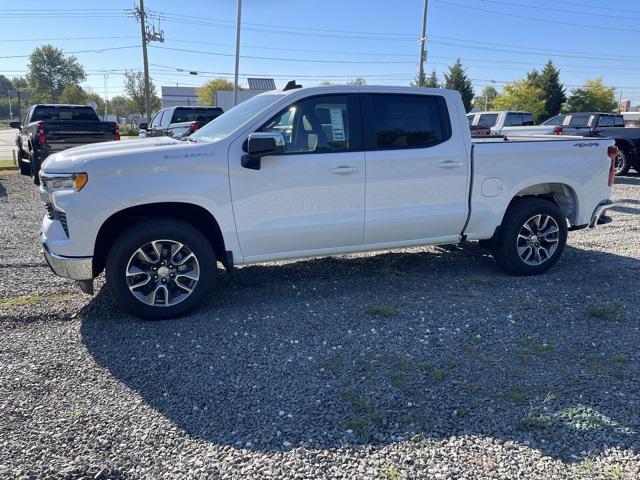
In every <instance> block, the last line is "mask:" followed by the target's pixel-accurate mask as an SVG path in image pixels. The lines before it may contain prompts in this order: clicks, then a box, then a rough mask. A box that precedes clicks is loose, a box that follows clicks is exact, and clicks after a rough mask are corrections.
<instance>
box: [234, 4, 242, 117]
mask: <svg viewBox="0 0 640 480" xmlns="http://www.w3.org/2000/svg"><path fill="white" fill-rule="evenodd" d="M241 18H242V0H238V19H237V22H236V71H235V74H234V76H233V106H234V107H235V106H236V105H237V104H238V69H239V68H240V23H241Z"/></svg>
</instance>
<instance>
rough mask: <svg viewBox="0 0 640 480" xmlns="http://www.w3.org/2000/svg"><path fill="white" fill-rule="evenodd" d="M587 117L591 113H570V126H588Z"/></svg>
mask: <svg viewBox="0 0 640 480" xmlns="http://www.w3.org/2000/svg"><path fill="white" fill-rule="evenodd" d="M589 117H591V115H588V114H587V115H571V120H569V126H570V127H588V126H589Z"/></svg>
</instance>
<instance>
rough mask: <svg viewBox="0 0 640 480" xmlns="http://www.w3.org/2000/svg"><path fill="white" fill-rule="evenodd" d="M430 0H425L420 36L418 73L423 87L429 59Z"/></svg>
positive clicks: (419, 81) (419, 83)
mask: <svg viewBox="0 0 640 480" xmlns="http://www.w3.org/2000/svg"><path fill="white" fill-rule="evenodd" d="M428 7H429V0H424V13H423V15H422V36H421V37H420V71H419V73H418V82H417V83H418V86H419V87H422V79H423V78H424V62H426V61H427V51H426V50H425V43H426V41H427V9H428Z"/></svg>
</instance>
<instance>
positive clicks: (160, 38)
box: [133, 0, 164, 123]
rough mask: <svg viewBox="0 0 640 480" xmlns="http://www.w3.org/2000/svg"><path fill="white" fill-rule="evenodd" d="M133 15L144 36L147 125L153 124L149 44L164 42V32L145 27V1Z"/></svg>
mask: <svg viewBox="0 0 640 480" xmlns="http://www.w3.org/2000/svg"><path fill="white" fill-rule="evenodd" d="M133 15H134V16H135V17H136V18H137V19H138V20H139V21H140V33H141V34H142V60H143V61H144V108H145V117H146V119H147V123H149V122H151V111H150V108H151V92H150V90H151V89H150V82H149V59H148V57H147V43H149V42H164V32H163V31H162V30H160V31H159V32H156V29H155V26H154V27H153V31H151V30H149V27H148V26H146V25H145V22H146V20H147V14H146V13H145V11H144V0H140V5H138V6H137V7H136V8H135V9H134V10H133Z"/></svg>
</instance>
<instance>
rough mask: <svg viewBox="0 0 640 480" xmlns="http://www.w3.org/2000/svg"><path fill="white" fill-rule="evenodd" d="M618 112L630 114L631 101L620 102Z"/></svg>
mask: <svg viewBox="0 0 640 480" xmlns="http://www.w3.org/2000/svg"><path fill="white" fill-rule="evenodd" d="M620 111H621V112H630V111H631V100H622V101H621V102H620Z"/></svg>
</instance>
